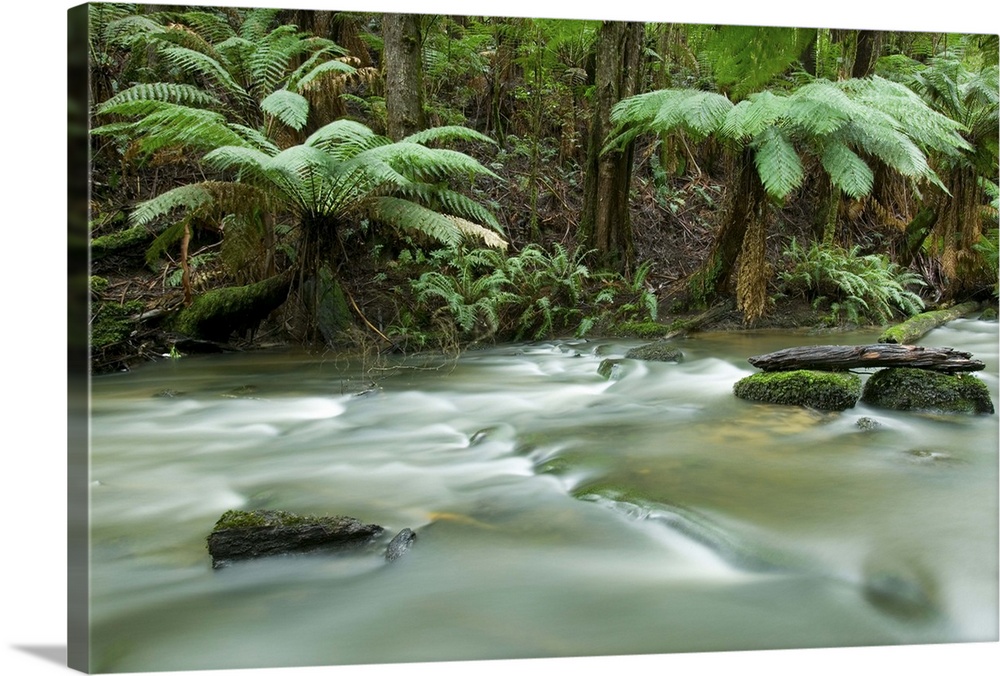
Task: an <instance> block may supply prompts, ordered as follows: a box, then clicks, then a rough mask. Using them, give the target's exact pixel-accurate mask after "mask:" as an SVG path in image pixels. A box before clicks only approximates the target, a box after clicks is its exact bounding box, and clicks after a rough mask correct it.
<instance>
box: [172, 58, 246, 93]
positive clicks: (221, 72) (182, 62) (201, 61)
mask: <svg viewBox="0 0 1000 676" xmlns="http://www.w3.org/2000/svg"><path fill="white" fill-rule="evenodd" d="M160 54H161V55H162V56H163V58H164V60H166V61H167V62H168V63H170V65H172V66H174V67H175V68H179V69H180V70H182V71H184V72H185V73H188V74H189V75H196V76H199V77H202V78H204V79H206V80H208V81H209V82H210V83H212V84H214V85H216V86H219V87H221V88H222V89H223V90H224V91H226V92H228V93H230V94H232V95H234V96H235V97H237V98H238V99H241V100H246V99H247V98H248V95H247V92H246V90H244V89H243V87H242V86H240V84H239V83H237V82H236V80H234V79H233V76H232V75H230V74H229V71H227V70H226V69H225V68H223V67H222V65H221V64H220V63H219V62H218V61H216V60H215V59H213V58H211V57H209V56H206V55H205V54H202V53H201V52H196V51H195V50H193V49H188V48H187V47H164V48H162V49H161V50H160Z"/></svg>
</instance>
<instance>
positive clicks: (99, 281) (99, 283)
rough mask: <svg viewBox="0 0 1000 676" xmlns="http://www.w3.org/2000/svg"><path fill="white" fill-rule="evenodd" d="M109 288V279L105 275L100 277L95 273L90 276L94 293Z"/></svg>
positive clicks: (91, 289) (91, 288)
mask: <svg viewBox="0 0 1000 676" xmlns="http://www.w3.org/2000/svg"><path fill="white" fill-rule="evenodd" d="M107 288H108V280H107V279H105V278H104V277H98V276H97V275H93V276H91V278H90V291H91V292H92V293H101V292H103V291H104V290H105V289H107Z"/></svg>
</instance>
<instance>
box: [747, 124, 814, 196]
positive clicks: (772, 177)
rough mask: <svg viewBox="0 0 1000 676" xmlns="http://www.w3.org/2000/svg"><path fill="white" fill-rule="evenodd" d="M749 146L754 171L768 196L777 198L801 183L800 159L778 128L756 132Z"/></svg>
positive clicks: (803, 173)
mask: <svg viewBox="0 0 1000 676" xmlns="http://www.w3.org/2000/svg"><path fill="white" fill-rule="evenodd" d="M751 147H752V148H754V164H755V165H756V166H757V173H758V174H760V178H761V181H762V182H763V184H764V189H765V190H767V193H768V194H769V195H770V196H771V197H774V198H777V199H781V198H783V197H785V196H786V195H788V194H789V193H791V192H792V191H793V190H795V188H797V187H799V185H801V183H802V179H803V178H804V176H805V171H804V169H803V168H802V160H801V159H800V158H799V153H798V151H797V150H796V149H795V146H794V145H793V144H792V142H791V141H790V140H789V138H788V137H787V136H786V135H785V134H784V133H782V131H781V129H780V128H779V127H776V126H771V127H768V128H767V129H766V130H764V131H763V132H761V133H760V134H758V135H757V136H756V137H755V139H754V141H753V143H752V144H751Z"/></svg>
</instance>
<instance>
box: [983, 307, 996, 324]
mask: <svg viewBox="0 0 1000 676" xmlns="http://www.w3.org/2000/svg"><path fill="white" fill-rule="evenodd" d="M979 320H980V321H984V322H995V321H996V320H997V311H996V308H991V307H988V308H986V309H985V310H983V312H982V314H980V315H979Z"/></svg>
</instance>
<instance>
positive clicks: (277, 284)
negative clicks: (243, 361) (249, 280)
mask: <svg viewBox="0 0 1000 676" xmlns="http://www.w3.org/2000/svg"><path fill="white" fill-rule="evenodd" d="M290 285H291V277H289V276H287V275H278V276H275V277H271V278H269V279H265V280H264V281H262V282H257V283H256V284H250V285H247V286H230V287H226V288H223V289H215V290H213V291H209V292H207V293H205V294H203V295H201V296H198V297H197V298H195V300H194V302H193V303H192V304H191V306H190V307H188V308H185V309H184V310H182V311H181V312H180V313H179V314H178V315H177V317H176V318H175V319H174V322H173V329H174V330H175V331H177V332H178V333H182V334H184V335H187V336H192V337H196V338H205V339H207V340H218V341H226V340H228V339H229V336H230V335H231V334H232V333H233V332H234V331H240V330H252V329H255V328H257V326H258V325H259V324H260V322H261V321H263V320H264V318H265V317H267V315H269V314H271V312H273V311H274V310H275V309H277V308H278V307H279V306H280V305H281V304H282V303H284V302H285V299H286V298H287V297H288V289H289V287H290Z"/></svg>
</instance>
